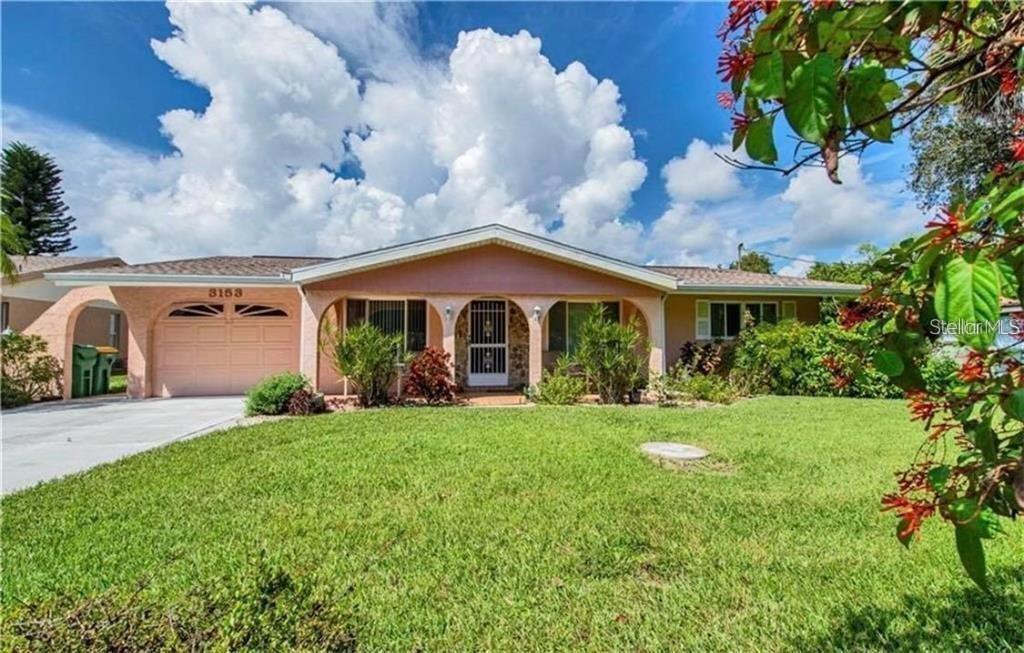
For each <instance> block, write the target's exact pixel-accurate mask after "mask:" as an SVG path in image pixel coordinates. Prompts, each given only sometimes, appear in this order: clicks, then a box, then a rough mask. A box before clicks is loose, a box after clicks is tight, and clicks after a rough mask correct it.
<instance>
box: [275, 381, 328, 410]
mask: <svg viewBox="0 0 1024 653" xmlns="http://www.w3.org/2000/svg"><path fill="white" fill-rule="evenodd" d="M325 410H327V403H326V402H325V401H324V396H323V395H322V394H320V393H319V392H313V391H312V390H309V389H308V388H300V389H298V390H296V391H295V392H293V393H292V396H291V397H289V398H288V403H287V405H286V406H285V411H286V412H287V413H288V414H289V415H316V414H317V413H322V412H324V411H325Z"/></svg>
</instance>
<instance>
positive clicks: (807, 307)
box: [665, 295, 819, 366]
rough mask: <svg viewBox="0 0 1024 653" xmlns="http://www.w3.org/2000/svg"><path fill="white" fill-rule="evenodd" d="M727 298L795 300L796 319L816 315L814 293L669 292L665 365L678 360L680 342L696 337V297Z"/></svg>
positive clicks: (806, 319)
mask: <svg viewBox="0 0 1024 653" xmlns="http://www.w3.org/2000/svg"><path fill="white" fill-rule="evenodd" d="M705 299H706V300H708V301H729V302H778V303H779V306H780V310H781V305H782V302H784V301H794V302H796V315H797V319H798V320H800V321H801V322H806V323H808V324H814V323H816V322H817V321H818V319H819V310H818V304H819V298H818V297H780V296H776V295H772V296H765V295H669V296H668V298H667V299H666V300H665V326H666V334H665V348H666V351H667V362H668V365H669V366H671V365H674V364H675V363H676V361H677V360H679V349H680V348H681V347H682V346H683V344H685V343H687V342H690V341H694V340H696V339H697V300H705Z"/></svg>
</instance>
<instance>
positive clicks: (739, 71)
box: [718, 47, 754, 82]
mask: <svg viewBox="0 0 1024 653" xmlns="http://www.w3.org/2000/svg"><path fill="white" fill-rule="evenodd" d="M753 67H754V53H753V52H750V51H749V50H740V49H739V48H736V47H734V48H733V49H732V50H730V51H727V52H723V53H722V54H720V55H718V75H719V77H721V79H722V81H723V82H729V81H732V79H733V78H734V77H741V76H743V75H746V74H747V71H749V70H750V69H751V68H753Z"/></svg>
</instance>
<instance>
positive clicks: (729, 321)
mask: <svg viewBox="0 0 1024 653" xmlns="http://www.w3.org/2000/svg"><path fill="white" fill-rule="evenodd" d="M784 308H785V306H784ZM794 312H795V311H794ZM784 313H785V311H784ZM747 315H749V316H750V319H751V322H749V323H745V321H746V316H747ZM778 321H779V305H778V303H776V302H712V301H707V300H703V299H701V300H697V320H696V323H697V340H730V339H732V338H735V337H736V336H738V335H739V334H740V329H742V328H743V327H744V326H752V325H753V324H761V323H764V322H767V323H770V324H774V323H776V322H778Z"/></svg>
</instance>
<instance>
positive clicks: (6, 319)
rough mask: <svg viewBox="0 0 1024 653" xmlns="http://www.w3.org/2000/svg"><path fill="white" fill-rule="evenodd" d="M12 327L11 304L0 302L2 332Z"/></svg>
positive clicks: (0, 328) (0, 326)
mask: <svg viewBox="0 0 1024 653" xmlns="http://www.w3.org/2000/svg"><path fill="white" fill-rule="evenodd" d="M10 325H11V303H10V302H0V331H6V330H7V327H9V326H10Z"/></svg>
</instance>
